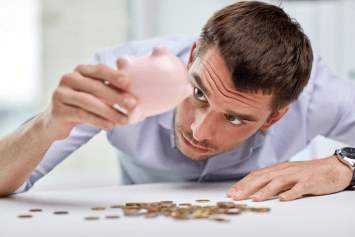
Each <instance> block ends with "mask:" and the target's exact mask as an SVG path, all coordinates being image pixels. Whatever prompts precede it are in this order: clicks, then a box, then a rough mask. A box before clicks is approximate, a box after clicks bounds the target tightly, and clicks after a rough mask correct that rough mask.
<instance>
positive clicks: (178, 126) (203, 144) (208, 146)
mask: <svg viewBox="0 0 355 237" xmlns="http://www.w3.org/2000/svg"><path fill="white" fill-rule="evenodd" d="M176 116H177V112H176V109H175V111H174V139H175V144H176V147H177V149H178V150H179V151H180V152H181V153H182V154H183V155H184V156H186V157H187V158H189V159H191V160H194V161H201V160H206V159H208V158H211V157H213V156H216V155H219V154H221V153H224V152H227V151H231V150H233V149H235V148H237V147H239V146H240V145H242V144H243V143H244V142H245V141H246V140H248V139H249V138H250V137H252V136H253V135H254V134H255V133H253V134H252V135H251V136H250V137H248V138H246V139H244V140H242V141H239V142H235V143H232V144H231V145H229V146H227V147H224V148H223V149H219V148H218V147H216V146H214V145H212V144H209V143H208V142H207V141H202V142H198V141H196V140H195V139H194V137H193V134H192V132H190V133H189V132H185V131H184V127H183V126H182V124H179V123H177V122H176ZM258 130H259V129H258ZM258 130H257V131H258ZM180 132H181V133H182V134H183V135H184V136H185V137H186V138H187V139H189V140H190V141H193V142H194V144H198V145H199V146H201V147H203V148H206V149H208V150H209V152H208V153H207V154H196V153H195V152H193V151H191V150H189V151H188V152H184V150H183V149H182V144H181V143H182V142H183V141H181V140H179V139H178V137H180V134H178V133H180Z"/></svg>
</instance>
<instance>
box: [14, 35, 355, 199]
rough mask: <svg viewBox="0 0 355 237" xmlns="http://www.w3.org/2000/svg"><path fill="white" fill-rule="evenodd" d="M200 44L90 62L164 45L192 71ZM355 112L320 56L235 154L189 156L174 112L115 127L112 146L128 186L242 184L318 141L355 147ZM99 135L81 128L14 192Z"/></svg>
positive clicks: (170, 43) (183, 40) (189, 40)
mask: <svg viewBox="0 0 355 237" xmlns="http://www.w3.org/2000/svg"><path fill="white" fill-rule="evenodd" d="M197 38H198V36H186V35H185V36H174V37H164V38H155V39H150V40H145V41H132V42H129V43H126V44H123V45H119V46H117V47H115V48H112V49H111V48H106V49H102V50H100V51H98V52H97V53H96V54H95V55H94V56H93V57H92V59H91V60H90V62H89V63H90V64H105V65H108V66H110V67H112V68H116V60H117V58H119V57H121V56H124V55H133V56H136V57H139V56H143V55H146V54H148V53H149V52H150V51H151V49H152V48H153V47H155V46H159V45H163V46H165V47H168V48H169V49H170V50H171V52H172V54H174V55H176V56H177V57H179V58H180V60H181V61H182V62H183V63H184V64H185V65H187V62H188V58H189V54H190V49H191V46H192V44H193V42H194V41H195V40H196V39H197ZM354 110H355V84H354V83H352V82H349V81H345V80H342V79H340V78H338V77H337V76H335V75H332V74H331V73H330V72H329V71H328V69H327V67H326V65H325V64H324V62H323V61H322V59H321V58H320V57H319V56H318V55H314V61H313V67H312V73H311V77H310V80H309V82H308V84H307V86H306V87H305V88H304V90H303V92H302V93H301V94H300V96H299V98H298V100H297V101H295V102H293V103H292V104H291V107H290V110H289V111H288V112H287V113H286V115H285V116H284V117H283V118H281V120H280V121H278V122H277V123H276V124H274V125H273V126H272V127H271V128H269V129H268V130H266V131H262V130H260V131H258V132H256V133H255V134H254V135H253V136H252V137H251V138H249V139H248V140H247V141H246V142H245V143H244V144H242V145H241V146H239V147H238V148H236V149H234V150H231V151H228V152H225V153H222V154H219V155H216V156H214V157H211V158H209V159H207V160H204V161H193V160H190V159H189V158H187V157H185V156H184V155H183V154H182V153H180V151H179V150H178V149H177V148H176V145H175V140H174V119H173V118H174V111H173V110H172V111H169V112H166V113H164V114H160V115H157V116H152V117H148V118H146V119H145V120H143V121H142V122H140V123H137V124H128V125H127V126H124V127H121V126H116V127H115V128H114V129H112V130H110V131H107V137H108V140H109V142H110V143H111V144H112V146H114V147H116V148H117V149H118V150H120V151H121V152H122V153H121V152H120V155H119V156H118V160H119V163H120V169H121V174H122V182H123V184H142V183H154V182H185V181H199V182H213V181H224V180H232V179H240V178H242V177H244V176H245V175H247V174H248V173H249V172H251V171H253V170H257V169H261V168H264V167H268V166H271V165H274V164H276V163H279V162H284V161H288V160H289V159H290V158H291V157H292V156H293V155H295V154H296V153H297V152H299V151H300V150H302V149H303V148H305V147H306V146H307V144H309V143H310V141H311V140H312V139H313V138H314V137H315V136H316V135H322V136H325V137H329V138H332V139H335V140H338V141H340V142H343V143H346V144H349V145H352V146H355V111H354ZM98 132H100V129H98V128H95V127H92V126H89V125H81V126H77V127H75V128H74V129H73V130H72V132H71V133H70V136H69V137H68V138H67V139H65V140H61V141H56V142H55V143H53V145H52V146H51V147H50V149H49V150H48V152H47V153H46V155H45V156H44V158H43V160H42V161H41V163H40V164H39V165H38V166H37V168H36V169H35V170H34V172H33V173H32V174H31V176H30V177H29V178H28V179H27V181H26V182H25V183H24V184H23V185H22V186H21V187H20V188H19V189H18V190H17V191H16V192H15V193H20V192H23V191H26V190H28V189H29V188H31V187H32V185H33V184H34V183H35V182H36V181H37V180H38V179H40V178H41V177H43V176H44V175H46V174H47V173H48V172H49V171H51V170H52V169H53V168H54V167H55V166H56V165H57V164H58V163H59V162H61V161H62V160H63V159H65V158H66V157H67V156H69V155H70V154H71V153H72V152H73V151H75V150H76V149H78V148H79V147H80V146H82V145H83V144H85V143H86V142H87V141H89V140H90V139H91V138H92V137H93V136H95V134H97V133H98ZM329 155H331V154H329ZM316 158H318V157H314V159H316Z"/></svg>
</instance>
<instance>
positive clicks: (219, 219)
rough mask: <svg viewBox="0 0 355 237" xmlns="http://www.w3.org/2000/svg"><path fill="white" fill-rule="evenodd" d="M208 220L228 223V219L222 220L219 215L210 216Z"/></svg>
mask: <svg viewBox="0 0 355 237" xmlns="http://www.w3.org/2000/svg"><path fill="white" fill-rule="evenodd" d="M208 219H210V220H213V221H219V222H229V220H228V219H225V218H223V217H222V216H221V215H210V216H209V217H208Z"/></svg>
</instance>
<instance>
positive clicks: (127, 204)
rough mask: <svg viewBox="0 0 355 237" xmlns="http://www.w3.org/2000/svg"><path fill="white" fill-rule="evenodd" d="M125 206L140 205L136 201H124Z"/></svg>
mask: <svg viewBox="0 0 355 237" xmlns="http://www.w3.org/2000/svg"><path fill="white" fill-rule="evenodd" d="M126 206H127V207H128V206H140V205H139V203H137V202H131V203H126Z"/></svg>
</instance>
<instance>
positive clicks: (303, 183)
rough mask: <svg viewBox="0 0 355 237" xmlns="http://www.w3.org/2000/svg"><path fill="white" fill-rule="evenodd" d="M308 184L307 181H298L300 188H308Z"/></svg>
mask: <svg viewBox="0 0 355 237" xmlns="http://www.w3.org/2000/svg"><path fill="white" fill-rule="evenodd" d="M308 186H309V185H308V184H307V183H306V182H300V183H298V188H299V189H300V190H308Z"/></svg>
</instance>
